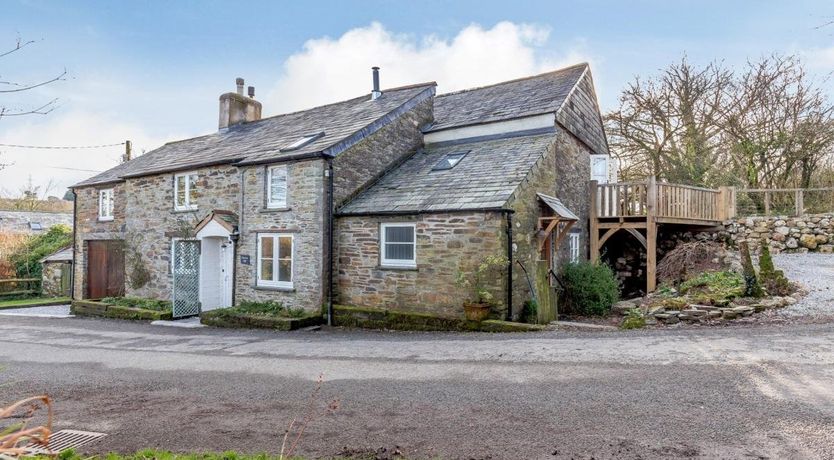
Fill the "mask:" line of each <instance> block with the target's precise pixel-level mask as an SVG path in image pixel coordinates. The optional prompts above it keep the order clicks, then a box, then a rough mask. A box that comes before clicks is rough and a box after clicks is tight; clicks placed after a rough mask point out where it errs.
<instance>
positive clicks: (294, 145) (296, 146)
mask: <svg viewBox="0 0 834 460" xmlns="http://www.w3.org/2000/svg"><path fill="white" fill-rule="evenodd" d="M322 136H324V132H320V133H316V134H308V135H306V136H303V137H301V138H300V139H298V140H297V141H295V142H293V143H292V144H290V145H288V146H286V147H283V148H281V151H282V152H288V151H291V150H298V149H300V148H301V147H304V146H305V145H307V144H309V143H310V142H313V141H314V140H316V139H318V138H320V137H322Z"/></svg>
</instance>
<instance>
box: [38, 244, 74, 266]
mask: <svg viewBox="0 0 834 460" xmlns="http://www.w3.org/2000/svg"><path fill="white" fill-rule="evenodd" d="M40 262H41V263H44V262H72V246H67V247H65V248H61V249H59V250H57V251H55V252H53V253H52V254H50V255H48V256H46V257H44V258H43V259H41V261H40Z"/></svg>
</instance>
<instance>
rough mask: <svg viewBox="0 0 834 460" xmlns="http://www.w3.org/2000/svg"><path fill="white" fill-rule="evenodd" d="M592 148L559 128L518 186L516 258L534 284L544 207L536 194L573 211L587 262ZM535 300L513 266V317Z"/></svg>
mask: <svg viewBox="0 0 834 460" xmlns="http://www.w3.org/2000/svg"><path fill="white" fill-rule="evenodd" d="M590 153H591V151H590V149H589V148H588V147H587V146H585V144H583V143H582V142H581V141H579V140H578V139H577V138H576V137H575V136H573V135H572V134H570V133H569V132H568V131H566V130H564V129H563V128H561V127H557V134H556V136H555V139H554V143H553V144H552V145H551V146H550V147H549V148H548V150H547V152H542V158H541V160H539V162H538V163H537V165H536V166H535V168H534V169H533V170H532V171H531V172H530V175H529V176H528V178H527V180H526V181H525V182H524V183H523V184H522V185H521V186H519V188H518V189H517V190H516V192H515V193H514V194H513V196H512V197H511V198H510V201H509V206H510V207H511V208H512V209H513V210H514V211H515V214H514V215H513V224H514V227H513V243H514V247H513V256H514V259H515V260H518V261H521V263H522V264H524V266H525V268H526V269H527V270H528V272H529V276H530V279H531V281H533V277H534V276H535V270H536V269H535V267H536V261H538V260H539V259H540V258H541V256H540V254H541V253H540V251H539V249H538V238H537V232H538V219H539V217H542V215H543V214H542V211H541V208H542V204H541V202H540V200H539V199H538V198H537V197H536V193H544V194H546V195H550V196H554V197H556V198H559V199H560V200H561V201H562V203H563V204H564V205H565V206H567V207H568V209H570V210H571V211H573V212H574V213H575V214H576V215H577V216H578V217H579V222H577V223H576V224H575V225H574V229H577V230H579V232H580V235H581V236H580V244H581V246H582V247H581V249H580V255H581V257H582V258H583V259H584V258H585V257H586V254H587V244H588V237H587V235H588V212H589V203H588V182H589V181H590V177H591V171H590ZM568 250H569V249H568V238H567V237H566V238H564V239H563V240H562V243H561V245H560V247H559V248H558V252H557V257H558V258H559V263H560V264H564V263H566V262H567V261H568V259H569V252H568ZM532 298H533V296H532V294H531V292H530V287H529V284H528V282H527V278H526V276H525V274H524V272H523V271H522V270H521V269H520V267H519V266H518V264H516V265H515V266H514V267H513V316H514V317H517V316H518V314H519V313H520V312H521V308H522V306H523V305H524V302H526V301H528V300H531V299H532Z"/></svg>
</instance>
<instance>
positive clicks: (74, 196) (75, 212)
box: [41, 189, 78, 301]
mask: <svg viewBox="0 0 834 460" xmlns="http://www.w3.org/2000/svg"><path fill="white" fill-rule="evenodd" d="M71 190H72V270H70V300H71V301H72V300H75V267H77V265H76V264H75V263H76V260H75V249H76V247H77V244H76V239H75V232H76V227H77V225H78V194H76V193H75V189H71ZM41 289H43V286H41Z"/></svg>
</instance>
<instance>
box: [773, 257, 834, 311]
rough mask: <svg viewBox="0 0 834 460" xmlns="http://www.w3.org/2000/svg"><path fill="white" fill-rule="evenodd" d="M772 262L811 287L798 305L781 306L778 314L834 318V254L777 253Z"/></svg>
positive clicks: (792, 278)
mask: <svg viewBox="0 0 834 460" xmlns="http://www.w3.org/2000/svg"><path fill="white" fill-rule="evenodd" d="M773 262H774V264H775V265H776V268H778V269H780V270H783V271H784V272H785V275H786V276H787V277H788V279H790V280H791V281H794V282H797V283H799V284H801V285H802V286H803V287H804V288H805V289H806V290H807V291H808V294H807V295H806V296H805V297H804V298H802V299H800V301H799V302H797V303H796V304H795V305H792V306H790V307H788V308H784V309H781V310H778V312H777V314H778V315H780V316H785V317H789V318H790V317H800V316H801V317H808V318H811V319H814V320H834V255H832V254H818V253H808V254H776V255H774V256H773Z"/></svg>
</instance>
